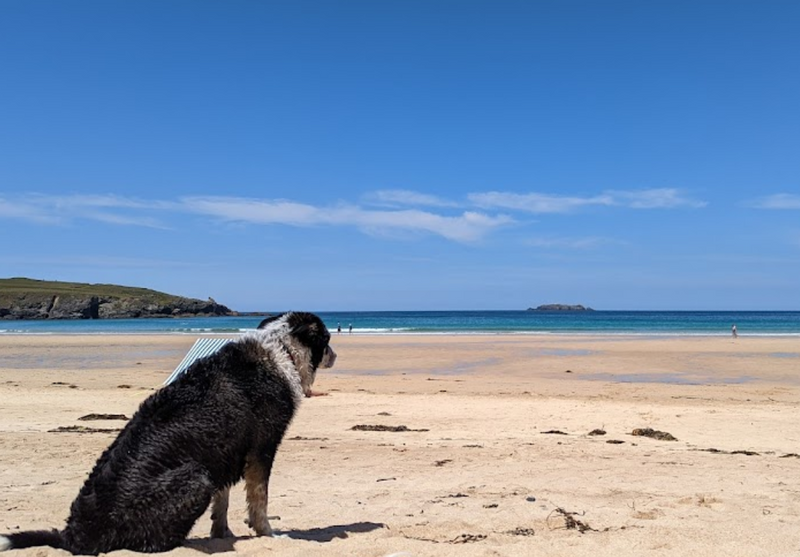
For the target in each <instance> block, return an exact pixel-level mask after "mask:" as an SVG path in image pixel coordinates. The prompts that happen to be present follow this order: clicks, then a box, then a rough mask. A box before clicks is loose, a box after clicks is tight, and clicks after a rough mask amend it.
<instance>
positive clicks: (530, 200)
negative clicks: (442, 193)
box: [468, 188, 706, 214]
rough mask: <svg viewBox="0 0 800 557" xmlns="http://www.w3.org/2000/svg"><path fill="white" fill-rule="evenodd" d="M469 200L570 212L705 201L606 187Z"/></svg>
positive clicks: (694, 205) (661, 192)
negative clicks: (577, 193) (582, 193)
mask: <svg viewBox="0 0 800 557" xmlns="http://www.w3.org/2000/svg"><path fill="white" fill-rule="evenodd" d="M468 198H469V200H470V201H471V202H473V203H474V204H476V205H477V206H479V207H483V208H487V209H488V208H503V209H509V210H517V211H525V212H529V213H537V214H545V213H571V212H574V211H576V210H578V209H581V208H584V207H592V206H601V207H611V206H621V207H628V208H631V209H674V208H678V207H688V208H700V207H704V206H705V205H706V203H705V202H704V201H699V200H696V199H691V198H688V197H685V196H683V195H682V194H681V192H680V190H677V189H674V188H657V189H648V190H609V191H604V192H602V193H601V194H599V195H593V196H587V197H576V196H561V195H551V194H542V193H527V194H518V193H508V192H497V191H493V192H487V193H472V194H470V195H469V197H468Z"/></svg>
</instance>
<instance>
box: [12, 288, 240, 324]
mask: <svg viewBox="0 0 800 557" xmlns="http://www.w3.org/2000/svg"><path fill="white" fill-rule="evenodd" d="M222 315H238V313H237V312H235V311H233V310H231V309H230V308H228V307H226V306H224V305H222V304H218V303H217V302H216V301H214V299H212V298H209V299H208V300H199V299H196V298H186V297H183V296H174V295H172V294H165V293H164V292H158V291H156V290H150V289H147V288H134V287H128V286H117V285H112V284H85V283H75V282H58V281H42V280H35V279H28V278H10V279H0V319H5V320H14V319H130V318H138V317H197V316H206V317H208V316H222Z"/></svg>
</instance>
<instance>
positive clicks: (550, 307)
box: [528, 304, 594, 311]
mask: <svg viewBox="0 0 800 557" xmlns="http://www.w3.org/2000/svg"><path fill="white" fill-rule="evenodd" d="M528 311H594V310H593V309H592V308H589V307H585V306H582V305H580V304H574V305H573V304H543V305H541V306H537V307H535V308H528Z"/></svg>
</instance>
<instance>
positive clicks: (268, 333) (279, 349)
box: [246, 315, 311, 405]
mask: <svg viewBox="0 0 800 557" xmlns="http://www.w3.org/2000/svg"><path fill="white" fill-rule="evenodd" d="M287 318H288V315H283V316H281V317H280V318H279V319H276V320H275V321H273V322H271V323H269V324H268V325H267V326H266V327H265V328H263V329H257V330H256V331H254V332H252V333H248V334H247V335H246V338H254V339H256V340H257V341H258V342H259V343H260V344H261V346H263V347H264V350H266V351H267V352H269V353H270V354H271V355H272V359H273V360H274V361H275V363H276V364H277V368H278V372H279V373H281V374H282V375H283V376H284V377H285V378H286V381H287V382H288V384H289V386H290V388H291V389H292V398H294V401H295V404H298V405H299V404H300V402H301V401H302V400H303V397H304V396H305V390H304V387H305V386H304V385H303V381H302V379H303V375H305V376H307V377H309V378H310V375H311V370H310V364H311V362H309V361H308V356H309V355H308V350H307V349H304V348H302V347H301V348H300V349H298V348H297V347H296V346H295V344H296V343H295V342H293V339H292V335H291V334H290V333H289V323H288V322H287ZM290 351H291V355H290ZM293 359H294V361H292V360H293ZM304 366H305V369H303V367H304ZM308 388H309V389H310V388H311V385H310V384H309V385H308Z"/></svg>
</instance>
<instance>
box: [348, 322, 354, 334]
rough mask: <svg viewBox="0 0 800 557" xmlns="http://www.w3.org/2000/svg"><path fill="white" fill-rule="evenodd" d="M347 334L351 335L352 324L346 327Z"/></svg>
mask: <svg viewBox="0 0 800 557" xmlns="http://www.w3.org/2000/svg"><path fill="white" fill-rule="evenodd" d="M347 332H348V333H349V334H351V335H352V334H353V324H352V323H350V325H349V326H348V327H347Z"/></svg>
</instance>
